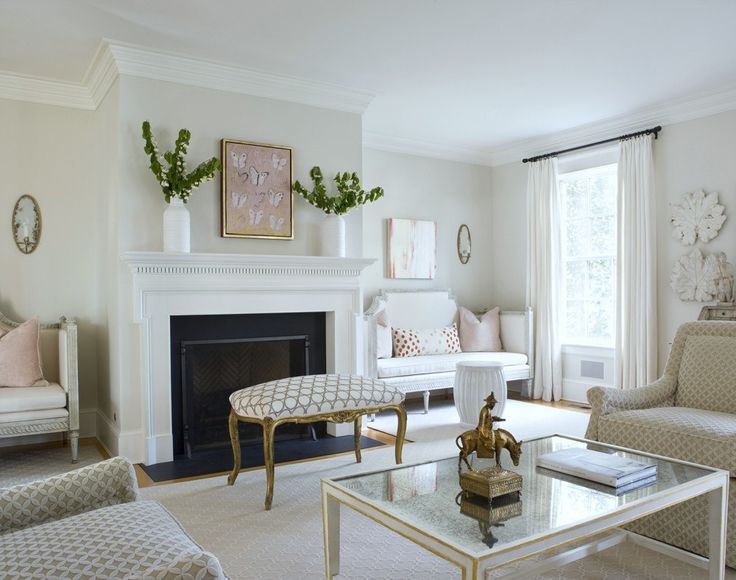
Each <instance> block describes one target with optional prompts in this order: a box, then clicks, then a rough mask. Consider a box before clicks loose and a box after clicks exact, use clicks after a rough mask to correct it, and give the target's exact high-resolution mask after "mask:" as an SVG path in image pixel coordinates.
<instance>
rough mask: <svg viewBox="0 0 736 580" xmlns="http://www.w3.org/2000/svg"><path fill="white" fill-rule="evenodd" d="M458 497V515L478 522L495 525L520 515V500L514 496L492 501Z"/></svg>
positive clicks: (474, 497) (463, 495)
mask: <svg viewBox="0 0 736 580" xmlns="http://www.w3.org/2000/svg"><path fill="white" fill-rule="evenodd" d="M460 495H461V497H460V498H459V502H458V503H459V504H460V513H461V514H463V515H466V516H469V517H471V518H473V519H476V520H478V521H479V522H484V523H487V524H495V523H498V522H503V521H506V520H508V519H511V518H513V517H516V516H520V515H521V507H522V504H521V500H520V499H519V498H518V497H516V496H515V495H506V496H505V497H499V498H496V499H494V500H493V501H489V500H487V499H485V498H482V497H478V496H476V495H468V496H467V497H466V496H465V494H460Z"/></svg>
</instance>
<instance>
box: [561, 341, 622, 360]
mask: <svg viewBox="0 0 736 580" xmlns="http://www.w3.org/2000/svg"><path fill="white" fill-rule="evenodd" d="M562 353H563V354H572V355H578V356H594V357H599V358H613V356H614V353H615V349H614V347H612V346H600V345H593V344H563V345H562Z"/></svg>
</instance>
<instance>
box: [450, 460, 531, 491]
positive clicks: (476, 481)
mask: <svg viewBox="0 0 736 580" xmlns="http://www.w3.org/2000/svg"><path fill="white" fill-rule="evenodd" d="M522 481H523V480H522V477H521V475H519V474H518V473H514V472H513V471H507V470H506V469H499V468H497V467H486V468H485V469H481V470H480V471H464V472H462V473H461V474H460V487H461V488H462V490H463V491H464V492H466V493H474V494H475V495H480V496H482V497H485V498H488V499H493V498H494V497H498V496H501V495H506V494H508V493H514V492H521V488H522Z"/></svg>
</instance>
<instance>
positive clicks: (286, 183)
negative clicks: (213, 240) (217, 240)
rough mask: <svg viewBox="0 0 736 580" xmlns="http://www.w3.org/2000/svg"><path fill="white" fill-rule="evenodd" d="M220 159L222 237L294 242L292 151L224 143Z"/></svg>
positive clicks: (249, 143) (225, 141)
mask: <svg viewBox="0 0 736 580" xmlns="http://www.w3.org/2000/svg"><path fill="white" fill-rule="evenodd" d="M220 154H221V161H222V182H221V201H220V207H221V214H220V227H221V236H222V237H223V238H260V239H268V240H293V239H294V192H293V190H292V183H293V181H294V155H293V150H292V148H291V147H287V146H284V145H270V144H267V143H256V142H252V141H238V140H236V139H222V141H221V149H220Z"/></svg>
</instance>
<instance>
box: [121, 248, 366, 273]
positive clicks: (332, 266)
mask: <svg viewBox="0 0 736 580" xmlns="http://www.w3.org/2000/svg"><path fill="white" fill-rule="evenodd" d="M122 259H123V261H124V262H126V263H127V264H128V267H129V268H130V270H131V272H132V273H133V274H137V275H154V276H155V275H161V276H177V275H182V276H192V275H194V276H196V275H203V276H213V275H218V276H244V275H245V276H318V277H330V278H346V277H347V278H355V277H358V276H360V273H361V272H362V271H363V269H364V268H366V267H368V266H370V265H371V264H372V263H373V262H375V260H374V259H370V258H332V257H322V256H264V255H250V254H167V253H164V252H126V253H124V254H123V255H122Z"/></svg>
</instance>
